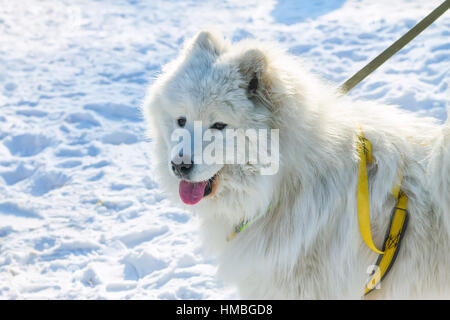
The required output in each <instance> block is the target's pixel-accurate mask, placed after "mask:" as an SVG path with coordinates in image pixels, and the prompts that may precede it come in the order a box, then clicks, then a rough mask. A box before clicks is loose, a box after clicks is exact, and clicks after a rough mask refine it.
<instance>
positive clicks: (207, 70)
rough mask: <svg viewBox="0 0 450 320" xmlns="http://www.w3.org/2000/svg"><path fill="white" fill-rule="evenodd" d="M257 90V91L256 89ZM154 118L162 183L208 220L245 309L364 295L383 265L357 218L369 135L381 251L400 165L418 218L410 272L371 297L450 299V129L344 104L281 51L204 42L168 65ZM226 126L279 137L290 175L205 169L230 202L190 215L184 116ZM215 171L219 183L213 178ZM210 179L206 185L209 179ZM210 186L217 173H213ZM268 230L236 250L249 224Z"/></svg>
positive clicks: (403, 270) (252, 231)
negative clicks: (176, 137)
mask: <svg viewBox="0 0 450 320" xmlns="http://www.w3.org/2000/svg"><path fill="white" fill-rule="evenodd" d="M255 76H256V78H257V79H258V88H257V90H256V91H255V92H249V91H248V84H249V82H250V80H251V79H252V78H253V77H255ZM143 111H144V114H145V116H146V119H147V121H148V123H149V127H150V135H151V137H152V139H153V146H154V147H155V151H154V158H156V159H154V160H156V161H155V165H156V167H157V171H158V173H159V174H160V179H159V181H160V185H161V187H162V188H163V189H164V190H166V191H167V193H168V195H170V196H171V198H172V199H173V201H174V202H176V203H179V204H180V205H182V206H184V207H185V208H187V209H189V210H192V211H194V212H195V213H197V214H198V215H199V217H200V221H201V232H202V235H203V238H204V244H205V245H206V246H207V248H208V249H209V252H210V253H211V254H213V255H214V256H215V257H216V258H217V262H218V265H219V275H220V276H221V277H222V278H223V279H225V280H226V281H228V282H229V283H233V284H235V285H236V286H237V287H238V289H239V292H240V294H241V296H242V297H243V298H256V299H259V298H264V299H265V298H269V299H270V298H275V299H279V298H281V299H298V298H307V299H316V298H319V299H336V298H337V299H340V298H350V299H353V298H356V299H358V298H361V297H362V293H363V289H364V285H365V283H366V281H367V280H368V276H369V273H368V268H369V267H370V266H371V265H373V264H374V263H375V261H376V259H377V255H376V254H375V253H373V252H372V251H371V250H370V249H368V247H367V246H366V245H365V244H364V243H363V241H362V238H361V236H360V232H359V228H358V222H357V212H356V185H357V176H358V174H357V168H358V155H357V153H356V134H357V132H358V128H359V126H361V127H362V129H363V131H364V133H365V136H366V137H367V138H368V139H369V140H370V141H371V143H372V148H373V157H374V162H373V164H372V165H370V166H369V167H368V171H369V184H370V209H371V225H372V235H373V237H374V241H375V244H376V245H377V247H379V248H381V246H382V241H383V238H384V235H385V231H386V228H387V226H388V223H389V219H390V214H391V210H392V208H393V206H394V203H395V201H394V199H393V198H392V196H391V190H392V187H393V185H394V183H395V182H396V177H397V172H398V170H399V167H402V168H403V170H404V179H403V184H402V190H403V191H404V192H406V194H407V195H408V197H409V211H410V219H409V225H408V229H407V231H406V235H405V236H404V239H403V242H402V246H401V248H400V252H399V255H398V257H397V261H396V263H395V265H394V267H393V268H392V270H391V271H390V273H389V275H388V276H387V277H386V278H385V279H384V281H383V282H382V284H381V289H379V290H375V291H374V292H373V293H371V294H370V296H369V297H371V298H449V297H450V240H449V230H450V197H449V195H450V194H449V192H450V174H449V170H450V126H449V125H448V124H444V125H442V126H441V125H439V124H438V123H437V122H436V121H435V120H433V119H430V118H424V117H419V116H418V115H416V114H414V113H411V112H407V111H405V110H401V109H399V108H397V107H394V106H389V105H381V104H376V103H372V102H367V101H352V100H351V99H350V98H348V97H339V96H338V94H336V92H335V88H333V87H331V86H328V85H327V84H325V83H323V82H322V81H321V80H320V79H318V77H316V76H315V75H313V74H311V73H310V72H308V71H307V70H306V68H305V67H304V65H303V63H302V62H301V61H300V60H299V59H298V58H296V57H293V56H291V55H289V54H287V53H285V52H283V51H282V50H279V49H277V48H276V45H273V44H264V43H260V42H258V41H253V40H245V41H242V42H239V43H235V44H231V43H230V42H229V41H227V40H226V39H224V38H223V37H221V36H220V35H219V34H216V33H212V32H200V33H199V34H198V35H196V36H195V37H194V39H193V40H192V41H190V42H189V43H188V44H187V45H186V47H185V49H184V50H183V51H182V53H181V54H180V56H179V57H178V58H177V59H176V60H175V61H173V62H171V63H169V64H168V65H167V66H165V67H164V68H163V72H162V74H161V76H160V77H159V78H158V79H157V81H155V82H154V84H153V85H152V86H151V88H150V90H149V93H148V95H147V99H146V101H145V103H144V106H143ZM180 116H185V117H186V118H187V123H188V124H189V123H190V122H191V121H193V120H202V121H203V122H204V123H213V122H215V121H221V122H224V123H227V124H228V126H229V127H231V128H278V129H279V130H280V169H279V171H278V173H277V174H276V175H272V176H263V175H259V174H258V167H257V166H254V165H225V166H221V167H220V168H218V167H217V166H216V167H214V168H212V167H208V166H205V167H203V168H199V169H198V180H201V179H208V178H209V177H211V176H212V175H213V174H214V173H216V172H217V171H219V170H220V176H219V179H218V180H219V181H218V188H217V192H216V193H215V194H214V195H213V196H212V197H208V198H204V199H202V200H201V201H200V202H199V203H198V204H196V205H194V206H186V205H183V204H182V203H181V201H180V198H179V195H178V186H179V182H180V181H179V179H178V178H177V177H175V176H174V175H173V173H172V170H171V169H170V165H169V163H170V160H171V159H170V152H171V148H172V146H173V145H172V142H171V141H170V134H171V132H172V130H174V129H175V128H176V127H177V124H176V119H177V118H178V117H180ZM205 172H206V173H205ZM202 174H203V177H202V178H200V176H201V175H202ZM205 175H206V176H205ZM278 200H279V202H278V205H276V206H274V207H273V208H272V209H271V210H269V211H268V212H267V214H265V215H264V216H263V217H262V218H261V219H259V220H257V221H256V222H255V223H254V224H253V225H251V226H249V227H248V228H247V229H245V230H244V231H243V232H242V233H239V234H238V235H237V236H236V237H235V238H234V239H233V240H232V241H227V240H226V238H227V235H228V234H229V233H230V232H231V231H232V230H233V228H234V226H235V225H237V224H238V223H239V222H240V221H241V220H242V219H248V218H251V217H254V216H256V215H258V214H260V213H261V212H264V211H265V210H266V209H267V207H268V206H269V204H270V203H271V202H274V203H277V201H278Z"/></svg>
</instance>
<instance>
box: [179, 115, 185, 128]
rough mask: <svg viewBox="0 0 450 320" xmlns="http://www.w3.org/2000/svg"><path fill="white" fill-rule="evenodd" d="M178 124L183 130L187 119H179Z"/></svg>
mask: <svg viewBox="0 0 450 320" xmlns="http://www.w3.org/2000/svg"><path fill="white" fill-rule="evenodd" d="M177 123H178V125H179V126H180V127H182V128H183V127H184V125H185V124H186V118H185V117H181V118H178V120H177Z"/></svg>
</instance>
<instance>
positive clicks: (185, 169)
mask: <svg viewBox="0 0 450 320" xmlns="http://www.w3.org/2000/svg"><path fill="white" fill-rule="evenodd" d="M171 163H172V170H173V172H174V173H175V174H176V175H177V176H180V177H181V176H186V175H187V174H188V173H189V172H190V171H191V170H192V168H193V167H194V165H193V164H192V163H184V162H181V163H179V164H176V163H175V162H173V161H172V162H171Z"/></svg>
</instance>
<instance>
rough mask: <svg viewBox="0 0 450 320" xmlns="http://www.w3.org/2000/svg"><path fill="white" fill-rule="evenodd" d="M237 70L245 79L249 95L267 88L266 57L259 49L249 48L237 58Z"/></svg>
mask: <svg viewBox="0 0 450 320" xmlns="http://www.w3.org/2000/svg"><path fill="white" fill-rule="evenodd" d="M239 71H240V72H241V74H242V76H243V77H244V80H245V86H246V89H247V94H248V96H249V97H253V96H257V95H258V94H261V93H262V92H263V91H264V89H267V80H266V76H265V75H266V72H267V58H266V56H265V55H264V53H263V52H262V51H261V50H259V49H250V50H248V51H246V52H244V54H243V55H242V56H241V57H240V59H239Z"/></svg>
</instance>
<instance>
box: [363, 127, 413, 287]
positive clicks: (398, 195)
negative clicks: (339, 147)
mask: <svg viewBox="0 0 450 320" xmlns="http://www.w3.org/2000/svg"><path fill="white" fill-rule="evenodd" d="M357 148H358V156H359V168H358V190H357V208H358V224H359V230H360V232H361V236H362V238H363V240H364V242H365V243H366V245H367V246H368V247H369V248H370V249H371V250H373V251H375V252H376V253H378V254H379V256H378V260H377V262H376V268H375V270H374V271H373V272H372V274H371V275H370V279H369V281H368V282H367V284H366V287H365V289H364V295H367V294H368V293H370V292H371V291H372V290H373V289H374V288H375V287H376V286H377V285H378V284H379V283H380V282H381V281H382V280H383V279H384V277H385V276H386V275H387V273H388V272H389V270H390V269H391V267H392V265H393V264H394V262H395V259H396V258H397V254H398V249H399V248H400V242H401V240H402V238H403V235H404V233H405V230H406V226H407V222H408V210H407V206H408V196H407V195H406V194H405V193H404V192H402V191H401V190H400V187H401V184H402V178H403V173H402V171H400V172H399V181H398V183H397V184H396V185H395V186H394V188H393V190H392V196H393V197H394V198H395V199H397V204H396V206H395V207H394V209H393V210H392V215H391V221H390V224H389V227H388V230H387V232H386V236H385V239H384V243H383V248H382V250H378V249H377V247H376V246H375V244H374V243H373V239H372V234H371V232H370V208H369V182H368V179H367V162H368V163H372V146H371V144H370V141H369V140H367V139H366V138H365V137H364V134H363V132H362V131H361V132H360V134H359V136H358V147H357Z"/></svg>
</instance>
